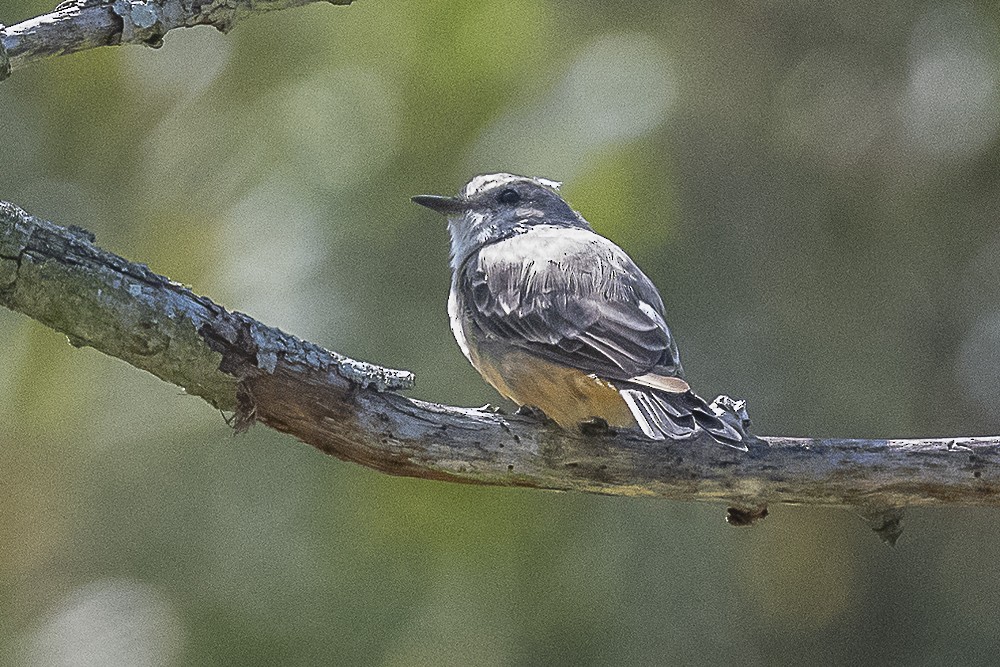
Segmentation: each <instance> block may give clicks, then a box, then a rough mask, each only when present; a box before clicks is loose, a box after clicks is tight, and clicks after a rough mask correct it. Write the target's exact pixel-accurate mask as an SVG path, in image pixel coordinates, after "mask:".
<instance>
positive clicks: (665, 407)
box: [619, 387, 747, 451]
mask: <svg viewBox="0 0 1000 667" xmlns="http://www.w3.org/2000/svg"><path fill="white" fill-rule="evenodd" d="M619 393H620V394H621V397H622V398H623V399H624V400H625V403H627V404H628V407H629V410H630V411H631V412H632V416H633V417H635V420H636V422H638V424H639V428H641V429H642V432H643V433H645V434H646V436H647V437H649V438H652V439H653V440H664V439H666V438H670V439H671V440H683V439H685V438H690V437H693V436H694V435H695V434H696V433H697V432H698V429H699V428H700V429H702V430H704V431H706V432H707V433H708V434H709V435H711V436H712V437H713V438H715V439H716V440H717V441H719V442H721V443H722V444H724V445H728V446H730V447H734V448H736V449H741V450H744V451H746V449H747V446H746V443H745V442H744V436H743V434H742V433H740V432H739V431H738V430H736V429H735V428H733V427H732V426H731V425H730V424H728V423H726V422H725V421H724V420H723V419H721V418H719V417H718V416H717V415H716V414H715V412H714V411H713V410H712V408H711V407H710V406H709V405H708V403H706V402H705V400H704V399H703V398H701V397H700V396H698V395H697V394H695V393H694V392H692V391H685V392H679V393H674V392H667V391H659V390H656V389H649V388H646V387H642V388H637V387H624V388H619Z"/></svg>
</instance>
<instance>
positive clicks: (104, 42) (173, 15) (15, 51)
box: [0, 0, 353, 81]
mask: <svg viewBox="0 0 1000 667" xmlns="http://www.w3.org/2000/svg"><path fill="white" fill-rule="evenodd" d="M319 1H321V0H113V1H108V0H68V1H67V2H63V3H62V4H60V5H59V6H58V7H56V8H55V10H54V11H52V12H51V13H49V14H44V15H42V16H36V17H35V18H32V19H28V20H27V21H22V22H21V23H18V24H16V25H12V26H9V27H4V26H3V25H2V24H0V81H2V80H3V79H6V78H7V77H8V76H10V74H11V72H13V71H16V70H19V69H21V68H23V67H27V66H28V65H29V64H31V63H33V62H35V61H37V60H42V59H44V58H49V57H51V56H61V55H64V54H67V53H75V52H77V51H83V50H86V49H93V48H96V47H98V46H118V45H120V44H145V45H146V46H152V47H159V46H161V45H162V44H163V36H164V35H166V34H167V33H168V32H169V31H171V30H173V29H174V28H190V27H192V26H196V25H211V26H215V27H216V28H218V29H219V30H220V31H221V32H229V31H230V30H232V28H233V26H234V25H235V24H236V22H237V21H238V20H240V19H242V18H245V17H247V16H251V15H253V14H262V13H264V12H269V11H274V10H276V9H288V8H291V7H301V6H302V5H308V4H311V3H313V2H319ZM322 1H323V2H328V3H330V4H334V5H349V4H351V2H352V1H353V0H322Z"/></svg>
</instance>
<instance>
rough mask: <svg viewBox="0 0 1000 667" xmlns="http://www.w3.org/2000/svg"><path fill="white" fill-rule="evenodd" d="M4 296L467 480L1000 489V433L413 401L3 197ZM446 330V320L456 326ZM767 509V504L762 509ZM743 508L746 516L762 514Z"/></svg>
mask: <svg viewBox="0 0 1000 667" xmlns="http://www.w3.org/2000/svg"><path fill="white" fill-rule="evenodd" d="M0 304H2V305H4V306H6V307H7V308H10V309H12V310H16V311H18V312H21V313H24V314H26V315H28V316H29V317H32V318H34V319H36V320H38V321H40V322H42V323H43V324H45V325H47V326H49V327H51V328H53V329H56V330H58V331H62V332H63V333H65V334H66V335H67V336H68V337H69V340H70V342H71V343H72V344H74V345H76V346H84V345H86V346H91V347H94V348H96V349H98V350H100V351H102V352H104V353H106V354H109V355H111V356H115V357H118V358H120V359H123V360H125V361H126V362H128V363H130V364H132V365H133V366H136V367H138V368H142V369H145V370H147V371H149V372H151V373H153V374H154V375H156V376H158V377H160V378H162V379H164V380H166V381H167V382H172V383H174V384H176V385H179V386H181V387H183V388H184V389H185V390H186V391H188V392H189V393H191V394H195V395H197V396H201V397H202V398H204V399H205V400H206V401H208V402H209V403H211V404H212V405H214V406H215V407H217V408H220V409H222V410H231V411H234V412H235V419H236V427H237V429H238V430H242V429H245V428H247V427H248V426H249V425H250V424H252V423H254V422H261V423H263V424H266V425H267V426H270V427H271V428H274V429H276V430H278V431H281V432H284V433H288V434H291V435H293V436H295V437H296V438H298V439H299V440H301V441H303V442H305V443H308V444H310V445H312V446H314V447H316V448H318V449H320V450H322V451H324V452H326V453H328V454H332V455H334V456H336V457H338V458H341V459H345V460H348V461H354V462H356V463H360V464H362V465H365V466H368V467H370V468H374V469H376V470H380V471H382V472H387V473H391V474H394V475H407V476H411V477H423V478H429V479H438V480H446V481H452V482H469V483H478V484H493V485H504V486H526V487H537V488H546V489H563V490H576V491H589V492H596V493H603V494H615V495H628V496H640V495H650V496H659V497H664V498H673V499H681V500H726V501H730V502H733V503H736V504H737V505H739V506H741V507H744V508H754V507H757V508H763V507H764V503H767V502H787V503H805V504H822V505H853V506H858V507H861V508H863V509H864V508H867V509H871V508H886V507H897V506H903V505H916V504H955V505H997V504H1000V466H998V464H1000V438H998V437H989V438H944V439H930V440H845V439H836V438H833V439H822V440H814V439H809V438H778V437H766V438H763V439H761V440H760V441H759V442H757V443H754V444H752V445H751V446H750V451H749V452H747V453H743V452H739V451H737V450H734V449H732V448H730V447H723V446H720V445H718V444H717V443H715V442H714V441H713V440H711V439H710V438H707V437H703V438H697V439H694V440H690V441H683V442H670V441H667V442H653V441H650V440H646V439H645V438H643V437H641V435H637V434H634V433H619V434H599V435H584V434H581V433H576V432H567V431H561V430H559V429H557V428H556V427H554V426H552V425H547V424H539V423H538V422H537V421H535V420H532V419H529V418H526V417H519V416H504V415H499V414H494V413H490V412H485V411H482V410H475V409H466V408H457V407H448V406H443V405H436V404H433V403H425V402H421V401H415V400H409V399H407V398H405V397H403V396H400V395H399V394H396V393H394V391H395V390H400V389H406V388H409V387H411V386H412V384H413V377H412V375H411V374H410V373H407V372H405V371H396V370H390V369H386V368H381V367H379V366H375V365H372V364H368V363H365V362H360V361H355V360H352V359H349V358H347V357H345V356H343V355H339V354H337V353H334V352H329V351H327V350H325V349H323V348H321V347H319V346H317V345H314V344H312V343H308V342H305V341H302V340H299V339H298V338H296V337H295V336H291V335H289V334H286V333H284V332H282V331H279V330H278V329H274V328H271V327H268V326H265V325H264V324H261V323H260V322H257V321H256V320H253V319H251V318H250V317H248V316H246V315H243V314H242V313H237V312H229V311H227V310H226V309H224V308H222V307H221V306H219V305H217V304H215V303H213V302H212V301H210V300H209V299H207V298H205V297H202V296H198V295H196V294H194V293H192V292H191V291H190V290H189V289H187V288H185V287H183V286H182V285H179V284H177V283H174V282H171V281H170V280H168V279H167V278H164V277H163V276H160V275H157V274H155V273H153V272H151V271H150V270H149V269H148V268H146V267H145V266H144V265H142V264H134V263H131V262H128V261H126V260H125V259H122V258H121V257H118V256H117V255H113V254H111V253H109V252H106V251H104V250H102V249H101V248H99V247H97V246H95V245H94V244H93V237H92V236H91V235H90V234H89V233H88V232H86V231H84V230H82V229H80V228H77V227H69V228H63V227H59V226H57V225H54V224H52V223H49V222H46V221H43V220H39V219H37V218H34V217H31V216H29V215H28V214H26V213H25V212H24V211H22V210H21V209H19V208H17V207H16V206H14V205H12V204H8V203H0ZM442 335H444V334H443V333H442ZM758 514H759V513H758ZM755 516H757V514H755V513H754V511H752V510H751V511H747V512H743V511H734V512H733V513H732V514H731V517H730V518H731V519H732V520H733V521H734V522H740V521H749V520H752V519H753V518H755Z"/></svg>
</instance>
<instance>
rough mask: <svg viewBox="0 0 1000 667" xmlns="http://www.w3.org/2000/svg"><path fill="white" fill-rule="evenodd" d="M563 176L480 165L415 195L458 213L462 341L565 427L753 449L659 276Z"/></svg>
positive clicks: (515, 392) (495, 381)
mask: <svg viewBox="0 0 1000 667" xmlns="http://www.w3.org/2000/svg"><path fill="white" fill-rule="evenodd" d="M560 185H561V184H560V183H559V182H558V181H553V180H550V179H546V178H539V177H529V176H518V175H516V174H509V173H495V174H480V175H477V176H475V177H473V178H472V179H471V180H470V181H469V182H468V183H467V184H466V185H465V186H464V187H463V188H462V190H461V191H460V192H459V194H458V196H456V197H446V196H439V195H417V196H415V197H412V201H413V202H414V203H416V204H419V205H421V206H424V207H427V208H429V209H431V210H433V211H435V212H437V213H439V214H442V215H444V216H446V217H447V220H448V230H449V235H450V237H451V272H452V279H451V289H450V293H449V296H448V315H449V319H450V323H451V330H452V333H453V334H454V336H455V340H456V341H457V342H458V346H459V348H461V351H462V353H463V354H464V355H465V357H466V358H467V359H468V360H469V361H470V362H471V363H472V365H473V367H475V369H476V370H477V371H478V372H479V374H480V375H482V377H483V378H484V379H485V380H486V381H487V382H488V383H489V384H490V385H492V386H493V387H494V388H495V389H496V390H497V391H498V392H499V393H500V394H501V395H502V396H504V397H506V398H508V399H510V400H512V401H514V402H515V403H517V404H518V405H520V406H524V407H529V408H537V409H538V410H541V411H542V412H543V413H544V414H545V415H546V416H547V417H549V418H550V419H552V420H553V421H554V422H555V423H556V424H557V425H559V426H560V427H561V428H564V429H573V428H577V427H579V426H580V425H581V424H601V425H605V424H606V425H607V426H608V427H611V428H630V429H634V428H638V429H640V430H641V431H642V433H643V434H644V435H645V436H646V437H647V438H649V439H652V440H685V439H690V438H692V437H694V436H695V435H697V434H698V433H699V432H702V431H704V432H706V433H708V434H709V435H710V436H711V437H712V438H714V439H715V440H717V441H718V442H720V443H722V444H725V445H729V446H731V447H734V448H736V449H742V450H746V445H745V443H744V440H745V437H746V434H745V433H743V432H742V429H741V428H739V426H735V425H734V424H733V423H731V422H730V421H727V420H724V419H722V418H720V413H719V412H718V411H716V410H714V409H713V407H712V406H710V405H709V404H708V403H706V401H705V400H704V399H702V398H701V397H700V396H698V395H697V394H695V393H694V392H693V391H692V390H691V387H690V385H689V384H688V382H687V381H686V380H685V378H684V369H683V367H682V366H681V360H680V354H679V352H678V349H677V343H676V341H675V339H674V337H673V335H672V334H671V333H670V329H669V328H668V327H667V324H666V321H665V319H664V305H663V300H662V298H661V297H660V293H659V292H658V291H657V289H656V287H655V286H654V285H653V282H652V281H651V280H650V279H649V278H648V277H647V276H646V274H645V273H643V272H642V270H640V269H639V267H638V266H637V265H636V264H635V262H634V261H633V260H632V258H631V257H629V255H628V254H627V253H626V252H625V251H624V250H622V249H621V248H620V247H619V246H618V245H616V244H615V243H614V242H612V241H611V240H609V239H607V238H605V237H604V236H601V235H600V234H598V233H597V232H595V231H594V230H593V228H592V227H591V226H590V224H589V223H588V222H587V221H586V220H585V219H584V218H583V216H582V215H580V214H579V213H577V212H576V211H574V210H573V209H572V208H571V207H570V205H569V204H568V203H567V202H566V201H565V200H564V199H563V198H562V196H561V195H560V193H559V188H560Z"/></svg>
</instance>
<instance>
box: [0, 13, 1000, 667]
mask: <svg viewBox="0 0 1000 667" xmlns="http://www.w3.org/2000/svg"><path fill="white" fill-rule="evenodd" d="M49 8H50V7H49V5H46V4H45V3H42V2H39V1H38V0H30V1H29V0H7V1H6V2H5V3H3V8H2V10H3V11H2V15H0V20H2V21H3V22H4V23H6V24H8V25H10V24H14V23H16V22H18V21H20V20H23V19H25V18H28V17H30V16H33V15H36V14H41V13H44V12H45V11H47V10H48V9H49ZM998 63H1000V26H998V11H997V8H996V5H995V4H994V3H986V2H982V3H979V4H967V3H930V2H915V3H896V4H887V3H875V4H872V3H866V2H860V1H859V0H858V1H856V0H851V1H847V2H839V3H832V4H829V5H823V4H818V3H782V2H768V1H764V2H752V3H751V2H728V3H723V2H676V3H662V2H652V1H646V2H644V1H639V2H633V3H630V4H629V5H628V6H625V5H620V4H616V3H587V2H580V1H579V0H550V1H548V2H536V1H533V0H509V1H507V2H502V3H496V2H494V3H487V2H459V1H458V0H450V1H445V0H441V1H429V0H421V1H417V0H402V1H400V2H384V1H381V0H365V1H363V2H359V3H358V4H357V5H355V6H352V7H348V8H338V7H331V6H326V5H314V6H310V7H306V8H303V9H299V10H294V11H284V12H277V13H274V14H269V15H267V16H264V17H259V18H254V19H252V20H249V21H246V22H244V23H241V24H240V25H239V26H238V27H237V29H236V30H235V31H234V32H233V33H231V34H230V35H229V36H223V35H220V34H218V33H217V32H215V31H214V30H212V29H210V28H200V29H192V30H187V31H182V32H177V33H172V34H170V35H169V36H168V37H167V39H166V43H165V45H164V47H163V48H161V49H158V50H151V49H139V48H123V49H103V50H97V51H91V52H87V53H81V54H77V55H73V56H68V57H64V58H59V59H55V60H52V61H51V62H46V63H41V64H38V65H35V66H33V67H31V68H30V69H27V70H23V71H20V72H17V73H16V74H15V75H14V76H13V77H12V78H11V79H10V80H8V81H6V82H4V83H3V84H0V118H3V120H4V122H3V123H2V128H0V137H2V140H0V156H2V158H0V160H2V162H3V164H4V165H6V168H5V169H4V170H3V172H4V173H3V176H2V177H0V198H4V199H9V200H12V201H14V202H17V203H18V204H20V205H22V206H23V207H25V208H26V209H28V210H29V211H30V212H31V213H33V214H36V215H39V216H42V217H44V218H47V219H51V220H54V221H56V222H58V223H61V224H71V223H72V224H78V225H81V226H84V227H87V228H89V229H91V230H93V231H94V232H96V233H97V236H98V240H99V242H100V243H101V244H102V245H104V246H105V247H107V248H109V249H112V250H114V251H116V252H118V253H120V254H123V255H125V256H126V257H130V258H133V259H136V260H140V261H145V262H148V263H149V265H150V266H151V267H152V268H153V269H154V270H157V271H159V272H161V273H165V274H167V275H169V276H171V277H172V278H174V279H175V280H179V281H181V282H184V283H187V284H190V285H192V286H193V288H194V289H195V290H196V291H198V292H201V293H204V294H207V295H210V296H212V297H213V298H215V299H217V300H218V301H220V302H222V303H224V304H225V305H227V306H229V307H231V308H235V309H239V310H244V311H246V312H248V313H250V314H251V315H253V316H254V317H257V318H259V319H261V320H263V321H265V322H268V323H270V324H274V325H278V326H281V327H282V328H285V329H286V330H288V331H291V332H293V333H295V334H298V335H300V336H303V337H306V338H309V339H311V340H314V341H316V342H319V343H321V344H324V345H327V346H329V347H331V348H332V349H335V350H338V351H341V352H344V353H346V354H349V355H352V356H355V357H359V358H364V359H369V360H373V361H377V362H379V363H382V364H385V365H389V366H395V367H401V368H408V369H411V370H413V371H415V372H416V375H417V378H418V388H417V389H416V390H414V391H413V392H412V395H413V396H416V397H419V398H423V399H428V400H434V401H440V402H447V403H458V404H463V405H479V404H483V403H486V402H497V401H498V398H497V396H496V395H495V394H494V393H493V392H492V390H490V389H489V387H487V386H486V385H485V384H484V383H483V382H482V381H481V380H480V379H479V377H478V376H477V375H476V374H475V372H474V371H473V370H472V369H471V367H469V366H468V364H467V363H466V362H465V360H464V359H463V358H462V357H461V355H460V353H459V351H458V349H457V346H456V345H455V344H454V342H453V341H452V339H451V336H450V333H449V331H448V326H447V317H446V314H445V299H446V293H447V289H448V281H449V275H448V269H447V241H446V231H445V229H444V226H443V225H442V224H441V221H440V220H439V219H438V218H436V217H435V216H433V215H431V214H429V213H427V212H426V211H423V210H421V209H418V208H417V207H415V206H412V205H411V204H410V203H409V201H408V197H409V196H410V195H413V194H418V193H424V192H430V193H451V192H454V191H456V190H457V189H458V188H459V187H460V186H461V185H462V184H463V183H464V182H465V180H466V179H467V178H468V177H470V176H471V175H472V174H474V173H477V172H485V171H496V170H507V171H514V172H520V173H529V174H535V175H542V176H546V177H549V178H554V179H559V180H563V181H565V193H566V196H567V198H568V199H569V200H570V201H571V203H573V204H574V206H575V207H576V208H578V209H579V210H580V211H581V212H582V213H583V214H584V215H585V216H587V217H588V219H590V220H591V222H592V223H593V224H594V226H595V227H596V228H597V229H598V230H599V231H600V232H602V233H604V234H606V235H607V236H609V237H611V238H612V239H614V240H616V241H618V242H619V243H621V244H622V245H623V246H624V247H625V248H626V249H627V250H628V251H629V252H630V253H632V255H633V256H634V257H635V258H636V260H637V261H638V262H639V264H640V265H641V266H642V267H643V268H644V269H645V270H646V271H647V273H649V274H650V276H651V277H652V278H653V279H654V282H656V284H657V285H658V286H659V287H660V288H661V290H662V292H663V295H664V300H665V301H666V303H667V309H668V316H669V317H668V320H669V322H670V324H671V326H672V327H673V329H674V331H675V333H676V334H677V335H678V338H679V340H680V344H681V349H682V352H683V354H684V360H685V367H686V368H687V369H688V372H689V375H690V379H691V380H692V382H693V383H694V385H695V387H696V388H698V389H699V391H700V392H701V393H703V394H705V395H708V396H712V395H714V394H715V393H718V392H723V391H724V392H726V393H730V394H732V395H735V396H742V397H746V398H748V399H749V405H750V411H751V414H752V415H753V416H754V418H755V423H756V425H757V430H758V431H759V432H761V433H766V434H808V435H814V436H824V435H837V436H859V437H863V436H871V437H877V436H920V435H924V436H937V435H967V434H982V433H995V432H997V431H998V429H1000V412H998V411H997V410H996V409H995V407H994V404H995V402H996V400H997V399H996V397H997V396H998V395H1000V287H998V285H1000V227H998V225H997V211H998V209H1000V206H998V204H1000V176H998V174H1000V170H998V165H1000V143H998V135H997V132H998V129H1000V105H998V101H1000V100H998V97H1000V92H998V85H1000V67H998ZM0 337H2V340H3V341H4V344H3V345H2V346H0V488H2V489H3V490H4V494H3V496H4V498H5V499H6V500H5V503H4V512H3V513H2V514H0V544H3V545H4V546H3V547H2V548H0V602H2V604H0V627H2V628H4V630H3V632H2V633H0V655H2V656H3V657H2V658H0V662H3V663H5V664H45V665H58V664H74V665H83V664H93V665H133V664H151V665H152V664H163V665H171V664H178V665H179V664H185V665H197V664H223V663H224V664H245V665H272V664H323V663H334V664H347V665H362V664H371V665H424V664H427V665H430V664H453V665H467V664H476V665H511V664H650V665H652V664H677V663H683V664H699V663H701V664H734V663H741V664H766V665H775V664H830V663H850V664H856V663H864V664H872V663H876V664H879V663H881V664H885V663H889V664H897V663H899V664H940V663H943V662H946V661H947V662H949V663H952V662H954V663H962V664H977V663H978V664H989V663H991V662H993V661H994V660H995V656H996V653H997V650H998V649H1000V646H998V644H1000V640H998V638H997V633H996V621H997V616H996V611H995V610H996V609H997V608H998V607H1000V584H998V583H997V581H998V580H997V578H996V577H995V576H994V569H995V568H994V565H993V564H994V563H995V562H996V560H997V558H996V557H995V556H1000V531H997V530H996V529H994V528H993V523H994V519H995V518H996V512H995V511H992V510H985V509H984V510H971V509H955V510H912V511H910V512H909V513H908V517H907V524H906V532H905V534H904V536H903V539H902V540H901V542H900V543H899V545H898V546H897V548H896V549H894V550H890V549H888V548H886V547H885V546H883V545H882V544H880V543H879V542H878V540H877V539H876V538H875V536H874V535H871V534H870V533H869V532H868V530H867V529H866V527H865V526H864V524H863V523H862V521H861V520H860V519H858V518H857V517H855V516H854V515H852V514H850V513H848V512H845V511H839V510H820V509H808V510H806V509H796V508H791V507H788V508H784V507H777V508H772V512H771V516H770V517H769V518H768V519H767V520H766V521H764V522H763V523H762V524H760V525H759V526H757V527H755V528H752V529H741V530H736V529H732V528H729V527H727V526H726V525H725V524H724V523H723V521H722V516H723V514H724V508H723V507H721V506H706V505H683V504H676V503H668V502H656V501H649V500H635V499H612V498H601V497H589V496H576V495H562V494H554V493H545V492H537V491H535V492H532V491H519V490H511V489H485V488H472V487H459V486H452V485H448V484H442V483H435V482H421V481H415V480H407V479H395V478H390V477H386V476H383V475H379V474H376V473H374V472H370V471H368V470H365V469H362V468H359V467H357V466H353V465H348V464H344V463H340V462H337V461H335V460H331V459H326V458H324V457H323V456H321V455H320V454H318V453H316V452H314V451H312V450H311V449H309V448H307V447H305V446H303V445H300V444H297V443H295V442H291V441H289V440H288V439H287V438H284V437H281V436H278V435H277V434H274V433H270V432H268V431H266V430H265V429H254V430H253V431H252V432H251V433H250V434H248V435H246V436H243V437H240V438H232V437H230V435H229V433H230V432H229V430H228V429H227V428H226V426H225V424H224V422H223V419H222V417H221V416H220V415H218V414H216V413H214V412H213V411H212V410H211V409H210V408H209V407H208V406H207V405H205V404H204V403H202V402H201V401H199V400H197V399H194V398H190V397H186V396H183V395H181V394H180V393H179V392H178V390H177V389H176V388H174V387H171V386H167V385H165V384H163V383H161V382H159V381H158V380H155V379H154V378H152V377H149V376H146V375H143V374H141V373H139V372H137V371H135V370H134V369H132V368H129V367H127V366H125V365H124V364H122V363H120V362H118V361H115V360H111V359H107V358H104V357H103V356H101V355H100V354H98V353H96V352H94V351H92V350H75V349H73V348H71V347H70V346H68V345H66V343H65V341H64V340H63V339H62V338H61V337H60V336H58V335H57V334H55V333H53V332H51V331H49V330H47V329H45V328H44V327H42V326H41V325H38V324H36V323H34V322H32V321H29V320H27V319H26V318H24V317H21V316H19V315H15V314H12V313H9V312H0Z"/></svg>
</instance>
